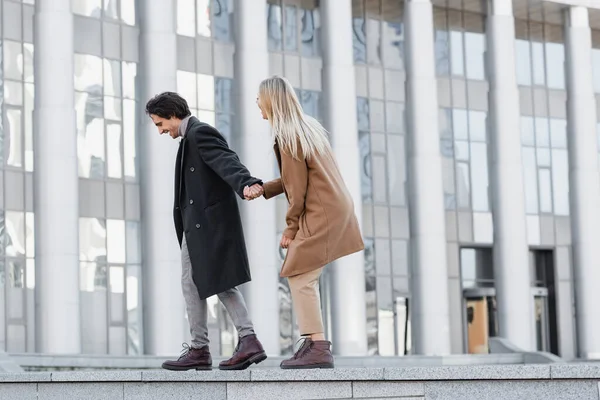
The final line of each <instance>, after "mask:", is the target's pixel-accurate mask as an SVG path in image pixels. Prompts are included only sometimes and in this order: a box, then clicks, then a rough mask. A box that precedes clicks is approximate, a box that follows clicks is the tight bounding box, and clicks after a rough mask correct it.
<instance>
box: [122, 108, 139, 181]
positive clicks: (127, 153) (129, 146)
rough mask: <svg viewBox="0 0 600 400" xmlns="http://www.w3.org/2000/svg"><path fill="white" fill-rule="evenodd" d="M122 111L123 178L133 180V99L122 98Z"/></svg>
mask: <svg viewBox="0 0 600 400" xmlns="http://www.w3.org/2000/svg"><path fill="white" fill-rule="evenodd" d="M123 113H124V116H123V155H124V158H123V166H124V170H125V178H126V179H127V180H135V179H136V177H137V173H136V149H135V147H136V144H135V142H136V124H135V121H136V119H135V101H133V100H123Z"/></svg>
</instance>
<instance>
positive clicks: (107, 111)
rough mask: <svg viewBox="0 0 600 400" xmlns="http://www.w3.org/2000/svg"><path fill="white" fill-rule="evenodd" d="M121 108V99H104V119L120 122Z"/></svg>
mask: <svg viewBox="0 0 600 400" xmlns="http://www.w3.org/2000/svg"><path fill="white" fill-rule="evenodd" d="M121 107H122V102H121V99H119V98H116V97H104V118H106V119H107V120H111V121H120V120H121V118H122V112H121Z"/></svg>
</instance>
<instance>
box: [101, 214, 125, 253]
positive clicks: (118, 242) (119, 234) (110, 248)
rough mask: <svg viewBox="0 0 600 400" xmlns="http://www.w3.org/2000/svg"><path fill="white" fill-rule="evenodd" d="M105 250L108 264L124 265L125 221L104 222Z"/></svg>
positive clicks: (112, 220)
mask: <svg viewBox="0 0 600 400" xmlns="http://www.w3.org/2000/svg"><path fill="white" fill-rule="evenodd" d="M106 249H107V261H108V262H110V263H122V264H124V263H125V260H126V258H125V253H126V251H125V221H122V220H115V219H109V220H107V221H106Z"/></svg>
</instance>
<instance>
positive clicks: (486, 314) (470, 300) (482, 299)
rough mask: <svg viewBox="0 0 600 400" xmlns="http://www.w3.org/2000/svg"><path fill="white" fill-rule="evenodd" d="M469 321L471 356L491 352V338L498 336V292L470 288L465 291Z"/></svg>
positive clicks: (468, 334)
mask: <svg viewBox="0 0 600 400" xmlns="http://www.w3.org/2000/svg"><path fill="white" fill-rule="evenodd" d="M463 293H464V301H465V306H466V311H467V313H466V319H467V349H468V353H469V354H485V353H488V352H489V338H490V337H493V336H496V335H498V317H497V311H496V290H495V289H494V288H469V289H465V290H464V291H463Z"/></svg>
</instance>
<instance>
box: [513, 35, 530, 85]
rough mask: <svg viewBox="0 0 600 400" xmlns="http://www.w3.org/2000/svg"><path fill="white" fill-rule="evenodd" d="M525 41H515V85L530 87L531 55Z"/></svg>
mask: <svg viewBox="0 0 600 400" xmlns="http://www.w3.org/2000/svg"><path fill="white" fill-rule="evenodd" d="M529 49H530V45H529V41H527V40H519V39H517V40H516V44H515V52H516V54H515V55H516V60H517V83H518V84H519V85H525V86H531V53H530V51H529Z"/></svg>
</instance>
